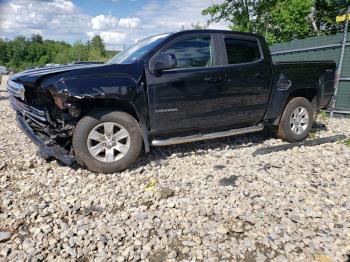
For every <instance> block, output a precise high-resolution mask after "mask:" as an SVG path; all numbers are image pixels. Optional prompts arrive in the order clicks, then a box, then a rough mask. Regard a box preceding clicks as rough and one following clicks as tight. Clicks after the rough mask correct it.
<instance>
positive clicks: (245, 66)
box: [222, 34, 272, 126]
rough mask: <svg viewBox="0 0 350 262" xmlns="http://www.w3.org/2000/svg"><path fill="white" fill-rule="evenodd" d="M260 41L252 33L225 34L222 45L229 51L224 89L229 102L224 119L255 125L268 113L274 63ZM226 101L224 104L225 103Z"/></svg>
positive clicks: (224, 75)
mask: <svg viewBox="0 0 350 262" xmlns="http://www.w3.org/2000/svg"><path fill="white" fill-rule="evenodd" d="M261 44H265V43H260V42H259V40H258V39H257V38H255V37H253V36H246V35H239V34H224V35H223V37H222V45H223V47H224V49H225V50H226V59H227V61H226V64H227V65H226V66H225V70H224V73H223V77H224V79H223V83H222V84H223V87H222V88H223V90H225V93H226V94H225V96H226V97H227V99H226V101H224V100H222V102H223V104H222V105H223V107H224V108H225V118H226V119H227V121H232V122H234V123H236V124H240V125H242V126H251V125H256V124H257V123H258V122H260V121H261V120H262V119H263V117H264V114H265V112H266V106H267V103H268V99H269V95H270V88H271V81H272V65H271V60H270V58H265V57H264V53H263V49H262V48H261ZM224 102H225V103H224Z"/></svg>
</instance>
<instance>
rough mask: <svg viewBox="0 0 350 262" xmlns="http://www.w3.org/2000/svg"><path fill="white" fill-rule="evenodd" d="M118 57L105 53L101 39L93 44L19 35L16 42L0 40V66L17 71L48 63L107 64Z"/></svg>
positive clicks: (111, 52)
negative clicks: (97, 62) (103, 62)
mask: <svg viewBox="0 0 350 262" xmlns="http://www.w3.org/2000/svg"><path fill="white" fill-rule="evenodd" d="M115 54H116V52H114V51H107V50H105V46H104V43H103V41H102V39H101V38H100V37H95V38H94V39H93V40H92V41H91V43H90V42H87V43H83V42H81V41H78V42H76V43H75V44H74V45H70V44H68V43H65V42H62V41H53V40H44V39H43V38H42V36H41V35H33V36H31V37H29V38H26V37H23V36H19V37H16V38H15V39H14V40H2V39H1V38H0V65H5V66H6V67H8V68H11V69H14V70H16V71H20V70H24V69H28V68H33V67H41V66H44V65H46V64H49V63H55V64H68V63H71V62H74V61H108V60H109V59H110V58H111V57H113V56H114V55H115Z"/></svg>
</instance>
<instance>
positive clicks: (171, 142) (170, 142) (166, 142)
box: [152, 124, 264, 146]
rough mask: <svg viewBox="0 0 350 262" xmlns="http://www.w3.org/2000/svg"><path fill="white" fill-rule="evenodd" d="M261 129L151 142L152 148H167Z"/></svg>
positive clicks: (253, 128) (252, 128) (255, 128)
mask: <svg viewBox="0 0 350 262" xmlns="http://www.w3.org/2000/svg"><path fill="white" fill-rule="evenodd" d="M263 129H264V125H262V124H259V125H257V126H252V127H245V128H239V129H231V130H228V131H221V132H215V133H209V134H198V135H193V136H184V137H174V138H169V139H164V140H152V146H169V145H176V144H183V143H189V142H194V141H200V140H206V139H213V138H219V137H226V136H234V135H241V134H247V133H254V132H259V131H262V130H263Z"/></svg>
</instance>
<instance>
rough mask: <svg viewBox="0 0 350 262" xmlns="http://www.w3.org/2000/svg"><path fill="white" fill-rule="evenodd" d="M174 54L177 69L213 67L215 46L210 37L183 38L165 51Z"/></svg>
mask: <svg viewBox="0 0 350 262" xmlns="http://www.w3.org/2000/svg"><path fill="white" fill-rule="evenodd" d="M163 53H164V54H173V55H175V57H176V60H177V67H176V68H195V67H210V66H213V65H214V64H213V61H214V59H213V53H214V52H213V44H212V39H211V36H210V35H201V36H189V37H185V38H181V39H180V40H178V41H177V42H176V43H174V44H172V45H171V46H169V47H168V48H166V49H165V50H164V51H163Z"/></svg>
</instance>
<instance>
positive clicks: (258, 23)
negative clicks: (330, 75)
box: [202, 0, 349, 43]
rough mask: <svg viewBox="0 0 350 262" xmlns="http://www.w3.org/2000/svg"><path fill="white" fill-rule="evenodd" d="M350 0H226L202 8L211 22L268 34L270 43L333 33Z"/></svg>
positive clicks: (338, 28) (233, 28) (338, 27)
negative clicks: (337, 18)
mask: <svg viewBox="0 0 350 262" xmlns="http://www.w3.org/2000/svg"><path fill="white" fill-rule="evenodd" d="M348 4H349V0H226V1H224V2H223V3H221V4H214V5H212V6H210V7H208V8H206V9H205V10H203V11H202V14H203V15H209V17H210V19H209V21H208V24H209V23H213V22H220V21H226V22H229V23H230V24H231V26H230V28H231V29H232V30H235V31H241V32H253V33H259V34H261V35H264V36H265V38H266V39H267V41H268V42H269V43H275V42H283V41H291V40H293V39H296V38H304V37H309V36H314V35H321V34H333V33H335V32H337V31H339V30H341V28H342V26H341V25H338V24H336V23H335V17H336V15H338V14H343V13H344V12H345V11H346V8H347V5H348Z"/></svg>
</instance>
